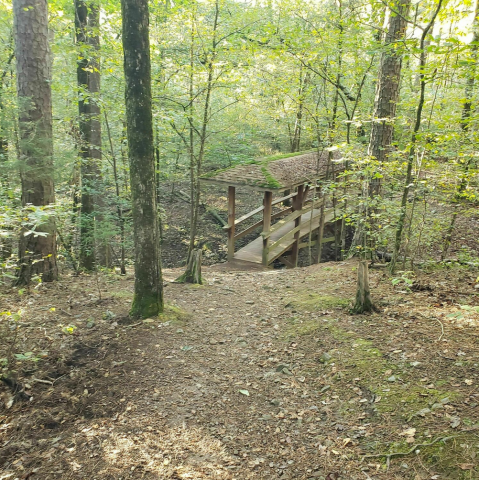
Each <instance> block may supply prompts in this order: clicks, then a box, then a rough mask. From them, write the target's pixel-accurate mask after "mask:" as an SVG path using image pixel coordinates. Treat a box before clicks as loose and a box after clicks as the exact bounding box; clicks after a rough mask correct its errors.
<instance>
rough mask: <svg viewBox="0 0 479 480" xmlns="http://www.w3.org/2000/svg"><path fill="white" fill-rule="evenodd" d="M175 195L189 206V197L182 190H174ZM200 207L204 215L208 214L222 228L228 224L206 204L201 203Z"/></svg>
mask: <svg viewBox="0 0 479 480" xmlns="http://www.w3.org/2000/svg"><path fill="white" fill-rule="evenodd" d="M175 195H176V196H177V197H178V198H179V199H180V200H183V201H184V202H186V203H190V204H191V199H190V197H189V196H188V194H187V193H185V192H184V191H183V190H175ZM200 205H201V207H203V208H204V209H205V211H206V213H209V214H210V215H211V216H212V217H213V218H214V219H215V220H216V222H217V223H219V224H220V225H221V226H222V227H225V226H226V225H228V223H227V222H226V221H225V220H223V218H222V217H221V216H220V214H219V213H218V212H217V211H216V210H215V209H214V208H212V207H208V205H206V203H203V202H201V203H200Z"/></svg>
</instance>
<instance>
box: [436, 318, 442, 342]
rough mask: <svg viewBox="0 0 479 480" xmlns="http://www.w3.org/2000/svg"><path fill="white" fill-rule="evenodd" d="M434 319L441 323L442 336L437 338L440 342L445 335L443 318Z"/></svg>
mask: <svg viewBox="0 0 479 480" xmlns="http://www.w3.org/2000/svg"><path fill="white" fill-rule="evenodd" d="M434 320H436V321H437V322H439V325H441V336H440V337H439V338H438V339H437V341H438V342H440V341H441V339H442V337H444V325H443V324H442V322H441V320H439V318H435V319H434Z"/></svg>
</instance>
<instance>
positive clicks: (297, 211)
mask: <svg viewBox="0 0 479 480" xmlns="http://www.w3.org/2000/svg"><path fill="white" fill-rule="evenodd" d="M331 157H332V156H331V155H328V154H326V155H325V156H323V157H321V156H320V155H318V154H317V153H316V152H308V153H303V154H298V155H295V156H289V157H288V158H280V159H272V160H268V159H266V161H265V160H263V161H259V162H255V163H252V164H249V165H240V166H238V167H234V168H231V169H228V170H226V171H222V172H219V173H216V174H214V175H210V176H207V177H203V178H202V179H201V180H202V181H203V182H206V183H215V184H223V185H228V225H226V226H225V227H223V228H224V229H225V230H226V231H227V234H228V261H233V260H240V261H242V262H250V263H255V264H262V265H263V266H265V267H266V266H269V265H270V264H271V263H273V262H274V261H275V260H279V261H281V262H282V263H283V264H285V265H286V266H287V267H290V268H294V267H296V266H297V263H298V254H299V251H300V250H301V249H302V248H306V247H310V248H311V249H312V251H313V261H314V262H316V263H317V262H319V261H320V259H321V251H322V246H323V244H325V243H328V242H332V241H335V240H336V238H335V237H328V238H323V232H324V227H325V225H326V224H328V223H330V222H331V221H332V220H333V219H334V213H333V209H332V208H327V198H326V196H325V195H323V193H322V192H321V188H320V186H319V183H318V180H321V179H324V177H325V176H327V175H328V171H327V170H328V167H329V166H330V165H331ZM258 166H259V167H260V168H258ZM272 172H275V173H276V175H275V176H274V177H273V175H272ZM278 173H279V175H278ZM281 175H282V176H283V177H282V178H281ZM278 176H280V179H279V180H278ZM285 177H286V178H285ZM237 187H246V188H250V189H253V190H255V191H262V192H263V193H264V197H263V205H262V206H260V207H258V208H256V209H255V210H252V211H251V212H248V213H247V214H246V215H243V216H242V217H240V218H236V201H235V194H236V188H237ZM285 191H286V193H288V194H287V195H284V192H285ZM289 192H293V193H289ZM273 193H276V194H277V193H283V195H284V196H281V197H279V198H275V199H273ZM287 203H289V204H290V206H288V207H287V208H285V207H284V205H285V204H287ZM278 207H280V209H279V210H278ZM273 208H276V209H277V210H278V211H277V212H275V213H273ZM260 214H262V215H261V216H262V218H261V220H259V221H257V222H255V223H252V224H251V221H252V220H253V217H255V216H258V215H260ZM245 223H246V224H247V226H246V228H244V229H243V230H241V231H238V230H239V229H240V227H242V224H245ZM260 229H261V233H260V235H259V236H258V237H257V238H256V239H255V240H253V241H251V242H250V243H248V244H247V245H245V246H244V247H243V248H240V249H239V250H238V251H236V248H235V245H236V242H237V241H238V240H239V239H241V238H243V237H245V236H246V235H249V234H251V233H253V232H254V231H256V230H260ZM303 239H304V241H302V240H303Z"/></svg>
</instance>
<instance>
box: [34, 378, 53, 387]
mask: <svg viewBox="0 0 479 480" xmlns="http://www.w3.org/2000/svg"><path fill="white" fill-rule="evenodd" d="M32 382H35V383H45V384H46V385H53V382H51V381H50V380H42V379H40V378H35V377H33V378H32Z"/></svg>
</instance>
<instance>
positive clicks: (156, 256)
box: [121, 0, 163, 318]
mask: <svg viewBox="0 0 479 480" xmlns="http://www.w3.org/2000/svg"><path fill="white" fill-rule="evenodd" d="M121 12H122V19H123V28H122V30H123V35H122V40H123V51H124V70H125V82H126V90H125V99H126V118H127V135H128V156H129V161H130V183H131V197H132V207H133V208H132V210H133V231H134V238H135V292H134V297H133V304H132V307H131V311H130V315H131V316H132V317H134V318H145V317H151V316H155V315H158V314H159V313H160V312H161V311H162V310H163V282H162V275H161V258H160V239H159V230H158V209H157V205H156V181H155V180H156V179H155V156H154V142H153V116H152V105H151V65H150V42H149V38H148V34H149V12H148V0H122V1H121Z"/></svg>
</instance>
